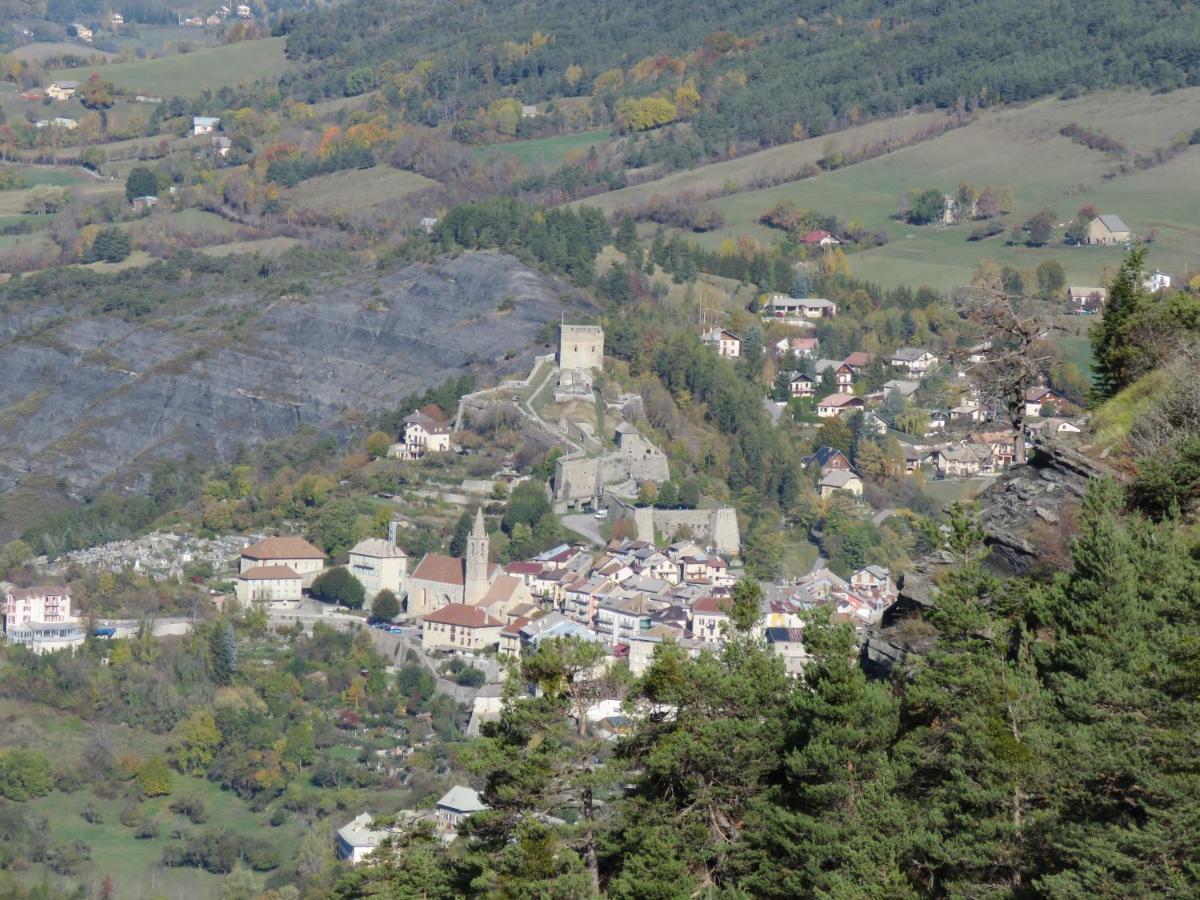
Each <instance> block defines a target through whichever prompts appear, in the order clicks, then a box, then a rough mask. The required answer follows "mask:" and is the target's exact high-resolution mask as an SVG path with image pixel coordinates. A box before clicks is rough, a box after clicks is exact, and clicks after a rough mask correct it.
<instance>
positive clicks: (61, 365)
mask: <svg viewBox="0 0 1200 900" xmlns="http://www.w3.org/2000/svg"><path fill="white" fill-rule="evenodd" d="M331 282H332V283H330V284H322V283H320V282H314V283H313V289H312V291H311V294H310V295H308V296H303V297H297V296H288V297H286V298H283V299H274V300H269V299H264V298H263V297H262V296H259V295H257V294H255V293H251V292H249V291H247V292H246V293H244V294H241V295H236V296H213V297H205V298H204V300H203V301H202V303H201V304H199V305H198V306H197V308H194V309H189V310H188V312H187V314H186V315H185V316H179V315H176V316H171V317H168V316H167V315H161V316H157V317H155V316H146V317H144V318H141V319H132V320H128V321H127V320H125V319H122V318H119V317H117V316H115V315H114V316H107V315H97V314H95V313H94V312H93V311H91V310H90V309H79V310H73V309H72V308H71V306H70V304H69V302H67V301H65V300H59V299H57V298H53V297H47V298H45V300H44V301H38V302H35V303H33V304H25V305H22V306H20V307H19V308H6V307H0V438H2V439H0V494H2V493H3V492H4V491H5V490H6V489H9V488H12V487H14V486H16V485H17V484H20V483H28V482H30V481H34V480H41V481H43V482H44V481H46V480H51V481H53V480H56V479H61V481H60V484H63V485H64V486H65V487H66V489H67V491H68V492H69V493H72V494H78V493H81V492H82V491H84V490H87V489H90V488H94V487H95V486H97V485H100V484H114V485H127V484H134V483H136V482H137V481H138V479H139V478H140V477H142V476H143V475H144V473H145V472H146V471H147V469H148V468H149V465H148V463H150V462H152V461H153V460H155V459H160V458H182V457H183V456H184V455H186V454H189V453H191V454H195V455H196V456H197V457H199V458H200V459H212V458H223V457H228V456H229V455H230V454H231V453H233V451H234V450H235V449H236V448H237V447H238V446H239V445H252V444H255V443H258V442H262V441H267V440H271V439H275V438H280V437H283V436H285V435H288V434H290V433H292V432H293V431H294V430H295V429H297V428H298V427H300V426H311V427H313V428H315V429H318V430H322V431H326V430H330V431H337V430H339V429H340V430H345V429H346V428H348V427H350V423H352V422H354V421H355V420H356V419H357V420H358V421H361V418H362V417H361V416H360V415H359V414H360V413H367V414H369V413H373V412H378V411H381V410H386V409H390V408H393V407H395V406H396V405H398V403H399V401H400V400H401V399H402V398H403V397H405V396H406V395H407V394H409V393H412V392H419V391H421V390H423V389H425V388H427V387H430V386H432V385H436V384H439V383H441V382H442V381H444V380H445V379H446V378H448V377H451V376H457V375H460V374H462V373H464V372H467V371H470V372H473V373H474V374H475V375H476V377H477V379H478V380H479V381H480V382H482V383H487V382H489V381H492V380H494V379H495V378H497V377H501V376H503V375H505V374H507V373H516V372H521V373H523V372H525V371H528V369H529V367H530V365H531V362H532V358H533V352H534V350H533V347H532V344H533V341H534V337H535V335H537V334H538V332H539V330H541V329H542V327H543V325H544V324H545V323H547V322H550V321H557V320H558V319H559V318H560V316H561V315H562V312H563V310H564V305H565V308H567V309H568V310H570V309H576V310H579V309H580V304H581V303H583V302H584V301H583V300H582V297H581V295H580V294H579V293H578V292H577V291H575V290H574V289H572V288H570V287H568V286H565V285H564V284H562V283H561V282H558V281H557V280H555V279H552V278H547V277H545V276H542V275H539V274H538V273H536V272H534V271H532V270H530V269H528V268H526V267H525V266H524V265H522V264H521V263H520V262H519V261H517V260H516V259H514V258H512V257H509V256H504V255H501V254H494V253H471V254H465V255H463V256H460V257H458V258H455V259H449V260H445V261H442V262H440V263H438V264H433V265H424V264H422V265H412V266H408V267H405V268H402V269H399V270H396V271H392V272H384V273H377V272H375V271H374V270H371V269H368V270H366V271H363V272H361V273H352V274H349V275H346V274H342V275H340V276H339V277H338V278H337V280H336V281H334V280H333V279H331ZM506 300H507V301H511V302H505V301H506ZM502 307H503V308H502ZM585 312H586V310H585Z"/></svg>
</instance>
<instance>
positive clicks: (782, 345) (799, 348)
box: [775, 337, 820, 358]
mask: <svg viewBox="0 0 1200 900" xmlns="http://www.w3.org/2000/svg"><path fill="white" fill-rule="evenodd" d="M819 343H820V342H819V341H818V340H817V338H815V337H794V338H780V339H779V340H778V341H776V342H775V355H776V356H787V355H788V354H789V353H795V354H796V355H797V356H804V357H808V358H811V357H812V356H813V354H815V353H816V352H817V347H818V346H819Z"/></svg>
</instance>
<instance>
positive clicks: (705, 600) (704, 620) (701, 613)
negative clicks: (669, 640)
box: [691, 597, 730, 644]
mask: <svg viewBox="0 0 1200 900" xmlns="http://www.w3.org/2000/svg"><path fill="white" fill-rule="evenodd" d="M729 605H730V600H729V599H728V598H718V597H701V598H700V599H699V600H697V601H696V602H695V603H693V604H692V609H691V613H692V637H693V638H695V639H696V640H697V641H701V642H702V643H705V644H719V643H721V642H722V640H723V638H724V634H725V623H726V622H728V621H729V612H728V609H729Z"/></svg>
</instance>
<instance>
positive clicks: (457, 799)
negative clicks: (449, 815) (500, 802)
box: [437, 784, 488, 813]
mask: <svg viewBox="0 0 1200 900" xmlns="http://www.w3.org/2000/svg"><path fill="white" fill-rule="evenodd" d="M437 805H438V806H440V807H442V808H443V809H452V810H454V811H455V812H460V813H473V812H480V811H481V810H484V809H487V808H488V807H487V804H486V803H484V802H483V801H482V800H480V799H479V791H477V790H475V789H474V788H469V787H464V786H463V785H461V784H456V785H455V786H454V787H452V788H450V790H448V791H446V793H445V794H443V795H442V799H441V800H439V801H438V802H437Z"/></svg>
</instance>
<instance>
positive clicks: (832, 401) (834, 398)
mask: <svg viewBox="0 0 1200 900" xmlns="http://www.w3.org/2000/svg"><path fill="white" fill-rule="evenodd" d="M855 400H857V401H858V402H859V403H861V402H862V398H861V397H856V396H855V395H854V394H830V395H829V396H828V397H826V398H825V399H824V400H821V401H820V402H819V403H817V406H845V405H846V404H848V403H852V402H854V401H855Z"/></svg>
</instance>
